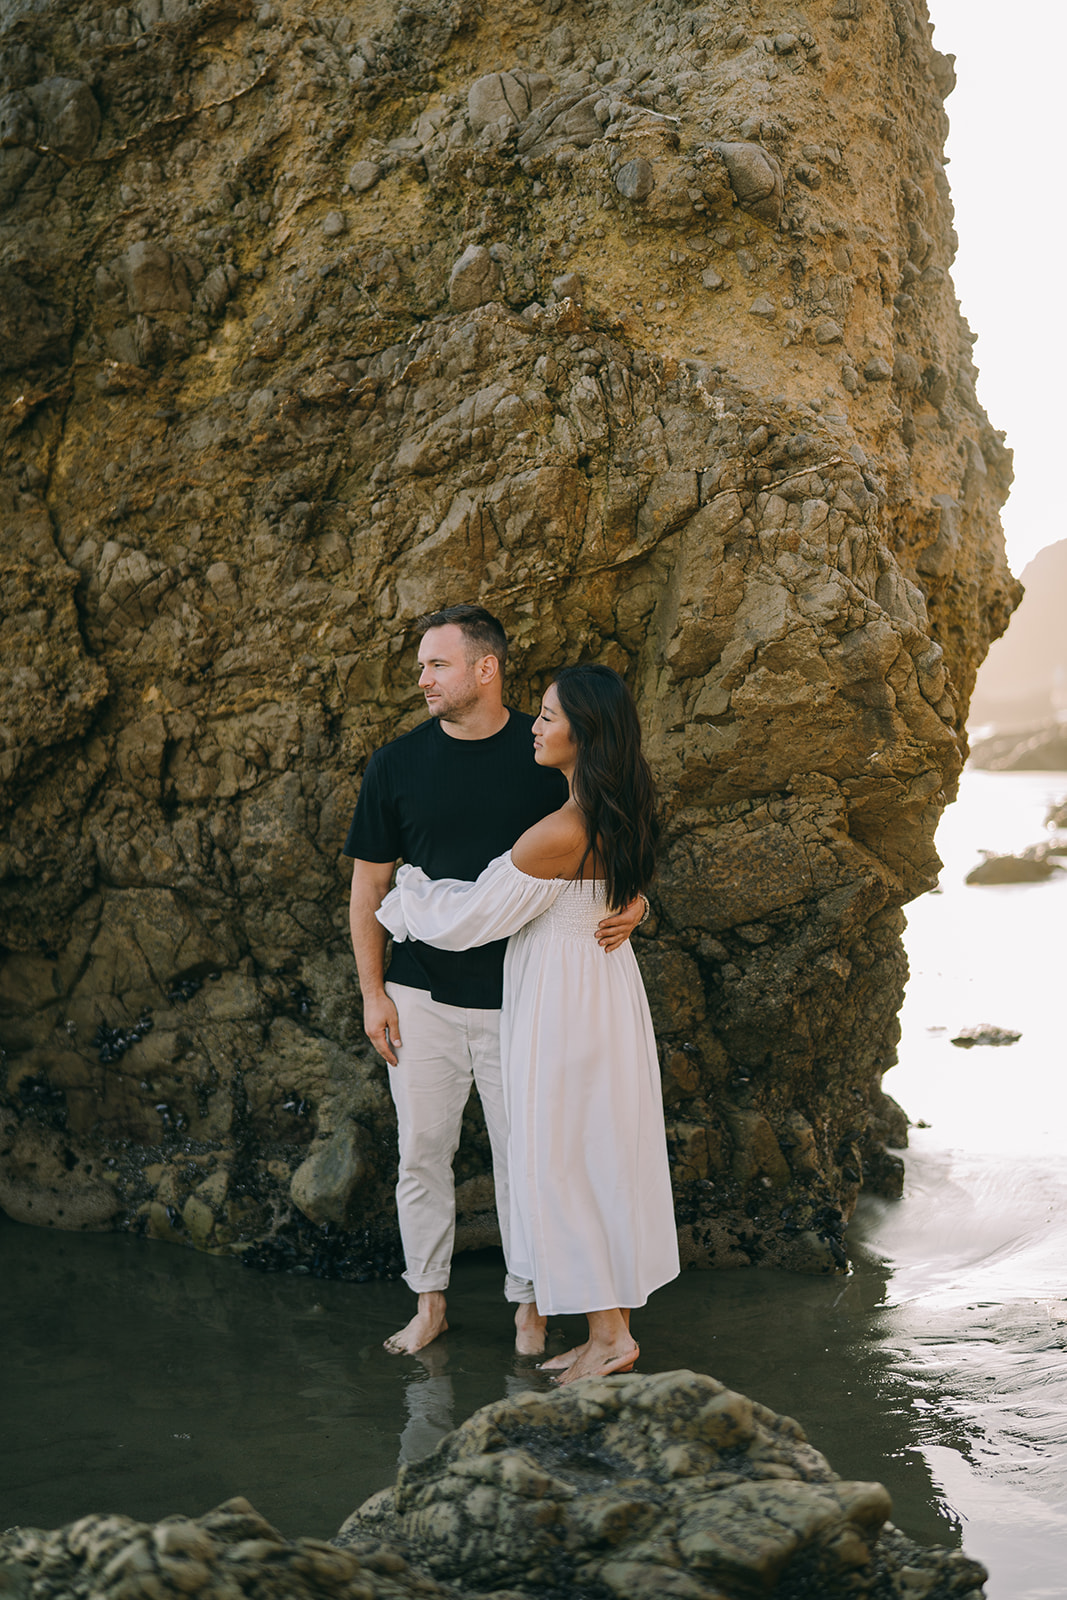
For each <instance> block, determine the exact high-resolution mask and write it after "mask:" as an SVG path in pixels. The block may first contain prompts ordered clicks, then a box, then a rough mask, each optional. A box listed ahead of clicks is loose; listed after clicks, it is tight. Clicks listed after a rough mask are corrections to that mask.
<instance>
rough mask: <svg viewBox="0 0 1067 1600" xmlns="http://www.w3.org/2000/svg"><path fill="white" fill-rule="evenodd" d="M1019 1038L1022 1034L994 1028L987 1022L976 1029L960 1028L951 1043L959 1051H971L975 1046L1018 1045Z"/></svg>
mask: <svg viewBox="0 0 1067 1600" xmlns="http://www.w3.org/2000/svg"><path fill="white" fill-rule="evenodd" d="M1021 1038H1022V1034H1021V1033H1014V1032H1013V1031H1012V1029H1011V1028H994V1027H993V1026H992V1025H991V1024H990V1023H988V1022H980V1023H979V1024H978V1026H977V1027H976V1028H961V1029H960V1031H959V1033H958V1034H957V1035H956V1037H955V1038H954V1039H953V1041H952V1043H953V1044H954V1045H958V1047H959V1048H960V1049H961V1050H973V1049H974V1047H975V1045H976V1044H991V1045H1005V1044H1018V1042H1019V1040H1020V1039H1021Z"/></svg>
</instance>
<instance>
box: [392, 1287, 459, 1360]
mask: <svg viewBox="0 0 1067 1600" xmlns="http://www.w3.org/2000/svg"><path fill="white" fill-rule="evenodd" d="M447 1328H448V1323H447V1322H446V1321H445V1297H444V1295H443V1294H442V1293H441V1291H440V1290H439V1289H431V1290H430V1291H429V1292H428V1293H426V1294H420V1295H419V1309H418V1310H417V1311H416V1313H415V1315H414V1316H413V1317H412V1319H411V1321H410V1322H409V1323H408V1325H407V1327H406V1328H401V1329H400V1332H399V1333H393V1334H390V1336H389V1338H388V1339H386V1341H385V1348H386V1349H387V1350H388V1351H389V1353H390V1354H391V1355H394V1356H400V1355H409V1356H412V1355H414V1354H415V1351H416V1350H421V1349H422V1348H423V1346H424V1345H428V1344H432V1343H433V1341H434V1340H435V1339H436V1338H437V1335H438V1334H439V1333H444V1332H446V1330H447Z"/></svg>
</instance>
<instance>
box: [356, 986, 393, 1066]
mask: <svg viewBox="0 0 1067 1600" xmlns="http://www.w3.org/2000/svg"><path fill="white" fill-rule="evenodd" d="M363 1031H364V1033H365V1034H366V1035H367V1038H368V1039H369V1040H370V1042H371V1044H372V1045H373V1046H374V1048H375V1050H377V1052H378V1054H379V1055H380V1056H383V1057H384V1058H385V1060H386V1061H388V1063H389V1065H390V1066H391V1067H395V1066H399V1062H398V1061H397V1057H396V1050H397V1047H398V1046H399V1045H400V1044H401V1043H402V1040H401V1038H400V1018H399V1017H398V1016H397V1014H396V1006H395V1005H394V1004H393V1002H392V1001H391V1000H390V998H389V996H388V995H387V994H386V993H385V991H384V990H383V991H382V993H381V994H380V995H375V996H374V997H373V998H372V999H370V1000H368V999H367V998H366V997H364V1000H363Z"/></svg>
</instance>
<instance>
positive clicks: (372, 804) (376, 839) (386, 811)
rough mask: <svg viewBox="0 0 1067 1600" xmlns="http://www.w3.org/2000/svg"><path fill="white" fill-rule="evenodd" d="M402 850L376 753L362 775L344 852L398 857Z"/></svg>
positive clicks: (368, 858)
mask: <svg viewBox="0 0 1067 1600" xmlns="http://www.w3.org/2000/svg"><path fill="white" fill-rule="evenodd" d="M403 853H404V852H403V850H402V849H401V843H400V825H399V822H398V820H397V816H396V812H395V810H394V807H393V803H392V798H391V795H390V793H389V785H388V782H387V781H386V777H385V774H384V773H383V771H382V763H381V761H380V760H379V758H378V756H377V754H375V755H373V756H371V759H370V762H369V763H368V765H367V770H366V772H365V773H364V775H363V783H362V785H361V786H360V791H359V799H358V800H357V801H356V809H355V812H354V813H353V816H352V824H351V826H350V828H349V830H348V836H347V838H346V839H345V843H344V854H345V855H346V856H353V857H354V858H355V859H356V860H357V861H396V860H397V859H398V858H399V857H400V856H401V855H403Z"/></svg>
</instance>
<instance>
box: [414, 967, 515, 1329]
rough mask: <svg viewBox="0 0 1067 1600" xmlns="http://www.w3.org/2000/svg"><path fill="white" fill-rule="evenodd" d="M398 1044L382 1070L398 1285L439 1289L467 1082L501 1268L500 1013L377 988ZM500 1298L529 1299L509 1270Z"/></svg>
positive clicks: (505, 1204)
mask: <svg viewBox="0 0 1067 1600" xmlns="http://www.w3.org/2000/svg"><path fill="white" fill-rule="evenodd" d="M385 988H386V993H387V994H388V995H389V998H390V999H391V1000H392V1002H393V1004H394V1005H395V1006H396V1009H397V1015H398V1017H399V1019H400V1037H401V1039H402V1040H403V1044H402V1045H401V1046H400V1048H399V1049H398V1050H397V1059H398V1060H399V1063H400V1065H399V1066H397V1067H390V1068H389V1069H388V1071H389V1089H390V1093H391V1094H392V1096H393V1102H394V1104H395V1105H396V1119H397V1130H398V1137H399V1144H400V1176H399V1179H398V1181H397V1186H396V1209H397V1215H398V1218H399V1221H400V1237H401V1239H402V1240H403V1244H404V1260H405V1263H406V1271H405V1273H404V1282H405V1283H406V1284H407V1285H408V1287H409V1288H410V1289H414V1291H415V1293H416V1294H425V1293H426V1292H427V1291H429V1290H432V1289H442V1290H443V1289H447V1287H448V1278H449V1272H450V1270H451V1266H452V1246H453V1242H454V1240H455V1233H456V1188H455V1180H454V1178H453V1175H452V1161H453V1158H454V1156H455V1154H456V1150H457V1149H458V1147H459V1136H460V1128H461V1126H462V1122H463V1108H464V1106H465V1105H466V1104H467V1100H468V1098H469V1096H470V1092H471V1084H472V1083H473V1084H475V1085H476V1086H477V1089H478V1094H479V1097H480V1098H481V1102H482V1110H483V1111H484V1113H485V1124H486V1127H487V1129H488V1131H489V1144H490V1147H491V1149H492V1153H493V1186H494V1188H495V1191H496V1214H497V1220H498V1221H499V1224H500V1239H501V1243H502V1244H503V1247H504V1264H505V1267H507V1266H508V1263H509V1232H510V1227H509V1223H510V1210H509V1199H508V1125H507V1116H506V1114H505V1110H504V1086H503V1081H502V1078H501V1069H500V1012H499V1011H483V1010H473V1009H472V1010H468V1009H467V1008H465V1007H464V1006H446V1005H442V1004H441V1003H440V1001H437V1000H433V999H431V998H430V992H429V990H428V989H409V988H408V987H407V986H406V985H405V984H400V983H387V984H386V986H385ZM504 1296H505V1299H507V1300H510V1301H512V1302H513V1303H515V1304H519V1303H528V1302H530V1301H532V1300H533V1298H534V1287H533V1284H532V1283H531V1282H530V1281H529V1279H527V1278H517V1277H515V1276H514V1275H513V1274H512V1273H511V1271H510V1270H509V1271H508V1272H507V1274H506V1277H505V1279H504Z"/></svg>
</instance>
